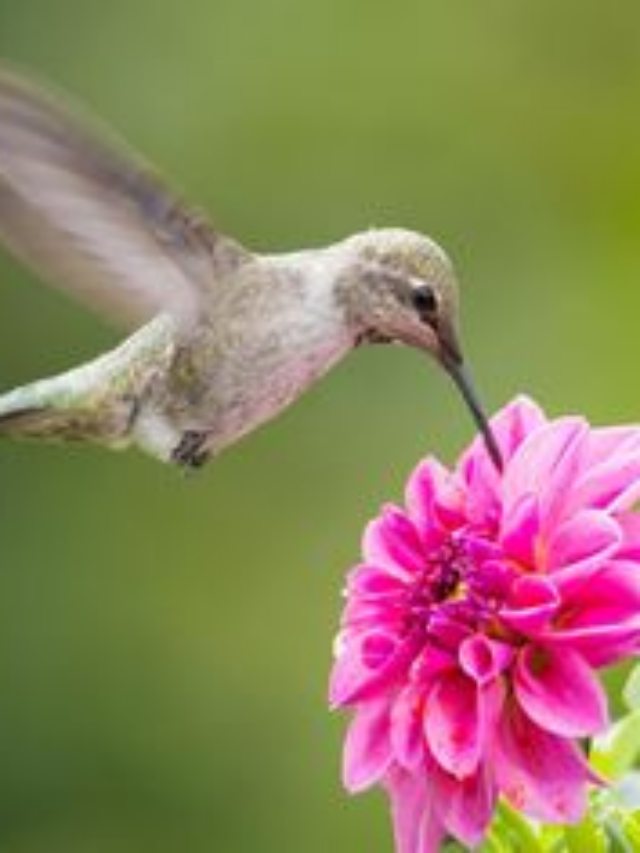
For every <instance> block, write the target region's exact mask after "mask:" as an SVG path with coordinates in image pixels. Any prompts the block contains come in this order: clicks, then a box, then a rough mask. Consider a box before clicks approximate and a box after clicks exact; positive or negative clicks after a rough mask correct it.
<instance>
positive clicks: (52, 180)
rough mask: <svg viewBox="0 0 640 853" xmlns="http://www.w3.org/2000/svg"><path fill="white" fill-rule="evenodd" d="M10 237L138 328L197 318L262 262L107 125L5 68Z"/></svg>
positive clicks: (3, 164) (0, 89) (2, 99)
mask: <svg viewBox="0 0 640 853" xmlns="http://www.w3.org/2000/svg"><path fill="white" fill-rule="evenodd" d="M0 238H2V239H3V240H4V242H5V243H6V244H7V245H8V247H9V248H10V249H11V250H12V251H13V253H14V254H15V255H16V256H18V257H19V258H20V259H21V260H23V261H24V262H25V263H27V264H29V265H31V266H32V267H33V268H34V269H35V270H36V271H37V272H38V273H39V274H40V275H41V276H42V277H43V278H44V279H46V280H48V281H50V282H51V283H53V284H55V285H56V286H58V287H60V288H62V289H63V290H65V291H67V292H68V293H70V294H71V295H72V296H74V297H76V298H78V299H80V300H81V301H83V302H85V303H87V304H89V306H91V307H93V308H96V309H98V310H99V311H100V312H101V313H103V314H104V315H105V316H106V317H108V318H110V319H113V320H117V321H119V322H121V323H124V324H125V325H127V326H135V325H138V324H140V323H141V322H145V321H147V320H148V319H150V318H151V317H152V316H154V315H156V314H158V313H160V312H166V311H168V312H171V313H173V314H175V315H176V316H179V317H188V316H190V315H191V314H192V312H193V310H194V309H196V308H197V304H198V300H199V298H200V297H202V295H203V294H204V292H205V291H206V289H207V287H208V286H210V284H211V281H212V279H215V278H216V277H218V276H222V275H225V274H227V273H228V272H229V271H231V270H233V268H234V267H235V266H238V265H240V264H243V263H245V262H246V261H247V260H249V259H251V258H252V257H253V256H252V255H251V253H250V252H248V251H247V250H245V249H243V248H242V247H241V246H240V245H239V244H238V243H236V242H235V241H234V240H232V239H231V238H228V237H225V236H223V235H220V234H218V233H217V232H216V231H214V230H213V229H212V228H211V227H210V226H209V225H208V223H207V222H206V221H205V220H204V219H203V217H202V216H201V215H200V214H199V213H196V212H195V211H192V210H189V209H188V208H187V207H185V206H184V205H183V204H182V202H181V201H180V200H178V199H177V198H176V196H175V195H174V194H173V193H172V192H170V191H169V190H168V189H167V188H166V187H165V186H164V185H163V184H162V182H161V181H160V180H159V179H158V178H157V176H156V175H155V174H154V173H153V172H152V171H151V170H150V169H149V168H148V167H147V166H146V165H145V164H143V163H142V162H141V161H140V160H139V159H138V158H137V157H135V156H133V155H132V154H131V153H130V152H129V151H128V150H127V149H126V148H125V147H124V146H123V145H122V143H120V142H119V141H118V140H115V139H113V138H112V137H111V136H110V135H109V134H107V133H106V132H105V131H104V129H102V128H100V127H98V126H97V125H96V124H95V122H93V121H92V120H88V119H86V118H81V117H80V116H79V113H78V112H77V110H76V109H74V108H71V107H69V105H68V104H66V102H64V101H63V100H62V99H61V98H60V97H59V96H56V95H52V94H50V93H46V92H44V91H43V90H42V89H41V88H40V87H39V86H36V85H34V84H33V83H30V82H28V81H27V80H25V79H24V78H23V77H21V76H20V75H18V74H16V73H15V72H14V71H12V70H9V69H5V68H2V67H0Z"/></svg>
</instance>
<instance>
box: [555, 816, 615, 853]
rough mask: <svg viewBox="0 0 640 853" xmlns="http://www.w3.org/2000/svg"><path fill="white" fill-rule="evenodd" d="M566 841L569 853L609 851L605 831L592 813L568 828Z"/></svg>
mask: <svg viewBox="0 0 640 853" xmlns="http://www.w3.org/2000/svg"><path fill="white" fill-rule="evenodd" d="M564 840H565V842H566V850H567V853H586V851H589V853H607V851H608V850H609V845H608V843H607V836H606V834H605V832H604V829H603V828H602V826H601V825H600V824H599V823H597V822H596V820H595V818H594V816H593V814H591V813H589V814H587V816H586V817H585V818H584V819H583V820H582V821H581V822H580V823H578V824H576V825H575V826H566V827H565V828H564Z"/></svg>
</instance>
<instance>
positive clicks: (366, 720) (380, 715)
mask: <svg viewBox="0 0 640 853" xmlns="http://www.w3.org/2000/svg"><path fill="white" fill-rule="evenodd" d="M391 760H392V751H391V743H390V739H389V706H388V703H387V702H386V701H383V702H367V703H364V704H363V705H362V706H361V707H359V708H358V709H357V711H356V714H355V716H354V718H353V720H352V721H351V725H350V726H349V731H348V732H347V738H346V741H345V745H344V756H343V769H342V779H343V784H344V786H345V788H346V789H347V790H348V791H349V792H350V793H351V794H356V793H358V792H359V791H363V790H364V789H365V788H369V787H370V786H371V785H373V784H375V783H376V782H378V781H379V780H380V779H381V778H382V776H384V774H385V773H386V771H387V770H388V768H389V765H390V763H391Z"/></svg>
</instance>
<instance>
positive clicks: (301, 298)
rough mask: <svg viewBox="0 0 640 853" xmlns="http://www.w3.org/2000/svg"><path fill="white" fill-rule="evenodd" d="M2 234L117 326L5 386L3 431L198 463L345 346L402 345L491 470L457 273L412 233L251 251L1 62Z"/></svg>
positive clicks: (284, 402) (66, 104)
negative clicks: (468, 420) (432, 373)
mask: <svg viewBox="0 0 640 853" xmlns="http://www.w3.org/2000/svg"><path fill="white" fill-rule="evenodd" d="M0 238H1V239H2V240H3V241H4V243H5V244H6V247H7V248H8V249H9V251H10V252H12V253H13V254H14V255H15V256H16V257H17V258H18V259H20V260H21V261H23V262H24V263H25V264H27V265H29V266H31V268H32V269H33V270H34V271H35V272H36V273H37V274H39V275H40V276H41V277H42V278H43V279H44V280H46V281H48V282H50V283H51V284H53V285H55V286H57V287H59V288H61V289H62V290H64V291H66V292H67V293H68V294H70V295H71V296H73V297H76V298H77V299H79V300H80V301H81V302H83V303H85V304H86V305H87V306H88V307H90V308H93V309H96V310H97V311H98V312H100V313H101V314H102V315H103V316H104V317H105V319H107V320H110V321H112V322H115V323H117V324H118V325H120V327H121V328H122V330H123V334H126V335H128V337H126V338H125V339H124V342H123V343H121V344H120V345H118V346H117V347H116V348H114V349H112V350H111V351H109V352H107V353H106V354H103V355H101V356H99V357H97V358H95V359H94V360H91V361H89V362H87V363H85V364H82V365H80V366H78V367H75V368H74V369H71V370H69V371H67V372H65V373H61V374H59V375H56V376H53V377H51V378H46V379H41V380H39V381H35V382H32V383H30V384H27V385H25V386H23V387H20V388H17V389H15V390H12V391H9V392H7V393H5V394H3V395H0V435H5V436H9V437H17V438H22V437H25V438H37V439H55V440H62V441H91V442H97V443H100V444H102V445H105V446H108V447H112V448H121V447H126V446H129V445H134V446H136V447H138V448H140V449H141V450H143V451H145V452H147V453H149V454H151V455H152V456H154V457H156V458H157V459H159V460H161V461H164V462H170V463H175V464H177V465H178V466H181V467H183V468H186V469H189V468H197V467H200V466H201V465H203V464H204V463H205V462H206V461H207V460H209V459H211V458H213V457H215V456H217V455H218V454H219V453H220V452H221V451H223V450H224V449H225V448H227V447H229V446H230V445H232V444H234V443H235V442H237V441H238V440H239V439H240V438H242V437H243V436H244V435H246V434H247V433H250V432H251V431H252V430H254V429H255V428H256V427H258V426H259V425H261V424H263V423H265V422H266V421H268V420H270V419H272V418H273V417H275V416H276V415H277V414H278V413H280V412H281V411H282V410H283V409H284V408H285V407H287V406H288V405H289V404H291V403H292V402H294V401H295V400H296V399H297V398H298V397H299V396H300V395H301V394H302V393H303V392H304V391H305V390H307V389H308V388H309V387H310V386H312V385H313V384H314V383H315V382H316V380H318V379H319V378H321V377H322V376H323V375H324V374H325V373H327V371H328V370H329V369H330V368H331V367H333V366H334V365H336V364H337V363H338V362H339V361H340V360H341V359H342V358H343V357H344V356H346V355H347V354H348V353H350V352H351V351H352V350H353V349H354V348H356V347H358V346H361V345H367V344H371V345H379V344H387V343H398V344H403V345H406V346H410V347H413V348H415V349H417V350H420V351H423V352H424V353H427V354H428V355H430V356H432V357H433V358H434V359H435V361H436V362H437V363H438V364H439V365H440V366H441V367H442V368H444V370H445V371H446V372H447V373H448V374H449V376H450V377H451V378H452V379H453V381H454V383H455V384H456V385H457V387H458V389H459V390H460V392H461V393H462V396H463V398H464V400H465V401H466V404H467V405H468V407H469V409H470V411H471V414H472V416H473V418H474V420H475V423H476V425H477V427H478V428H479V430H480V432H481V433H482V435H483V437H484V442H485V444H486V449H487V452H488V454H489V456H490V458H491V459H492V460H493V463H494V464H495V465H496V466H497V467H498V468H499V467H500V466H501V455H500V449H499V447H498V444H497V442H496V439H495V437H494V435H493V434H492V432H491V429H490V426H489V423H488V420H487V417H486V415H485V413H484V411H483V409H482V407H481V405H480V403H479V401H478V398H477V396H476V394H475V391H474V389H473V386H472V383H471V379H470V376H469V374H468V372H467V370H466V367H465V362H464V359H463V356H462V351H461V348H460V345H459V342H458V334H457V315H458V287H457V282H456V275H455V272H454V269H453V266H452V264H451V261H450V260H449V258H448V256H447V255H446V254H445V252H444V251H443V250H442V249H441V248H440V247H439V246H438V245H437V244H436V243H435V242H434V241H433V240H431V239H430V238H428V237H426V236H423V235H422V234H418V233H415V232H412V231H408V230H404V229H400V228H385V229H373V230H368V231H365V232H362V233H359V234H356V235H354V236H350V237H347V238H346V239H344V240H341V241H340V242H337V243H335V244H333V245H330V246H326V247H323V248H313V249H308V250H303V251H295V252H289V253H282V254H264V253H258V252H254V251H251V250H250V249H248V248H246V247H245V246H244V245H242V244H241V243H240V242H238V241H236V240H235V239H233V238H232V237H230V236H227V235H225V234H222V233H220V232H219V231H218V230H217V229H216V228H214V227H213V226H212V225H210V224H209V222H208V220H207V219H206V218H205V216H204V215H203V214H202V213H201V212H200V211H199V210H198V209H196V208H192V207H190V206H188V205H187V204H185V203H184V202H183V201H182V199H181V198H180V197H179V196H178V195H177V194H176V193H175V192H173V191H172V190H171V189H169V187H168V186H167V185H166V184H165V183H164V182H163V181H162V180H161V179H160V178H159V177H158V175H157V173H156V172H155V170H153V169H152V168H151V167H149V166H148V165H147V163H146V162H144V161H143V160H142V159H141V158H140V157H139V156H138V155H136V154H133V153H132V152H130V151H129V149H128V147H127V146H126V145H125V144H124V143H123V142H122V141H121V140H119V139H118V138H117V137H116V136H115V135H114V134H113V133H112V132H111V131H109V130H107V129H106V128H104V127H103V126H102V125H101V124H100V123H98V122H97V120H95V119H93V118H92V117H89V116H88V115H86V114H85V113H84V111H83V110H81V109H80V108H79V107H77V106H76V105H74V104H72V103H71V102H70V101H69V100H68V99H67V98H66V97H62V96H61V95H59V94H58V93H54V92H53V91H52V90H51V89H49V88H48V87H44V86H42V85H41V84H36V83H33V82H32V81H31V80H30V79H29V78H27V77H25V76H24V75H22V74H20V73H18V72H16V71H15V70H13V69H9V68H4V67H0Z"/></svg>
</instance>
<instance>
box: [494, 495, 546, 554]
mask: <svg viewBox="0 0 640 853" xmlns="http://www.w3.org/2000/svg"><path fill="white" fill-rule="evenodd" d="M539 535H540V510H539V508H538V498H537V496H536V495H531V494H525V495H522V496H521V497H520V498H518V500H516V501H515V503H514V504H513V505H512V507H511V508H510V510H509V512H508V513H507V514H505V516H504V518H503V520H502V533H501V535H500V540H501V544H502V548H503V550H504V553H505V555H506V556H508V557H511V558H512V559H514V560H517V562H519V563H520V564H521V565H523V566H528V567H531V568H533V567H534V566H535V563H536V542H537V540H538V537H539Z"/></svg>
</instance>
